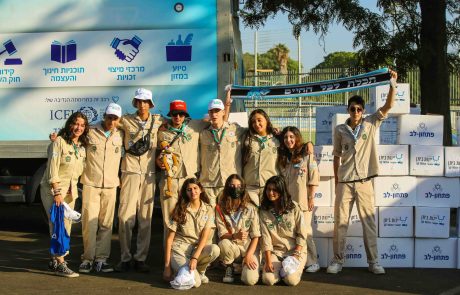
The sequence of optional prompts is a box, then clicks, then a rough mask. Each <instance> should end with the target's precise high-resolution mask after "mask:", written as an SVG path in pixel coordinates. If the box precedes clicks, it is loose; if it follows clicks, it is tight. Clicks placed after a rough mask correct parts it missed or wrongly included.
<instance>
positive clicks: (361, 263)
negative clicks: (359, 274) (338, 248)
mask: <svg viewBox="0 0 460 295" xmlns="http://www.w3.org/2000/svg"><path fill="white" fill-rule="evenodd" d="M329 253H333V243H329ZM343 254H344V255H343V256H344V259H345V262H344V264H343V266H344V267H367V266H368V265H369V264H368V263H367V256H366V250H365V248H364V241H363V238H362V237H347V238H346V241H345V249H344V253H343Z"/></svg>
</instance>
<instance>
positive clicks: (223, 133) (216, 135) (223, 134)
mask: <svg viewBox="0 0 460 295" xmlns="http://www.w3.org/2000/svg"><path fill="white" fill-rule="evenodd" d="M226 132H227V127H224V129H223V130H222V134H221V135H220V139H218V136H219V130H217V129H211V133H212V136H213V137H214V141H215V142H216V143H217V144H218V145H220V144H221V143H222V139H224V136H225V133H226Z"/></svg>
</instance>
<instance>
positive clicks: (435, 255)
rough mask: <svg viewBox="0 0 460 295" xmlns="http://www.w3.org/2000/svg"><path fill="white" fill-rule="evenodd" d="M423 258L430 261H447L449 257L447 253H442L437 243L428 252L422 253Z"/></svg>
mask: <svg viewBox="0 0 460 295" xmlns="http://www.w3.org/2000/svg"><path fill="white" fill-rule="evenodd" d="M424 259H425V260H432V261H447V260H449V259H450V257H449V255H442V249H441V247H440V246H439V245H436V246H434V247H433V249H432V250H431V252H430V253H428V254H425V255H424Z"/></svg>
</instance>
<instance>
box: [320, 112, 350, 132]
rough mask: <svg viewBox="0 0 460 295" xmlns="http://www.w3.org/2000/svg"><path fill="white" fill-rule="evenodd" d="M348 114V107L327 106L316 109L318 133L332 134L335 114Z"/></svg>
mask: <svg viewBox="0 0 460 295" xmlns="http://www.w3.org/2000/svg"><path fill="white" fill-rule="evenodd" d="M337 113H342V114H346V113H347V107H346V106H343V105H341V106H325V107H317V108H316V131H317V132H331V131H332V128H333V127H332V117H333V116H334V114H337Z"/></svg>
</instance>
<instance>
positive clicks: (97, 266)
mask: <svg viewBox="0 0 460 295" xmlns="http://www.w3.org/2000/svg"><path fill="white" fill-rule="evenodd" d="M94 270H95V271H96V272H113V266H112V265H111V264H109V263H107V262H105V261H96V262H95V263H94Z"/></svg>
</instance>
